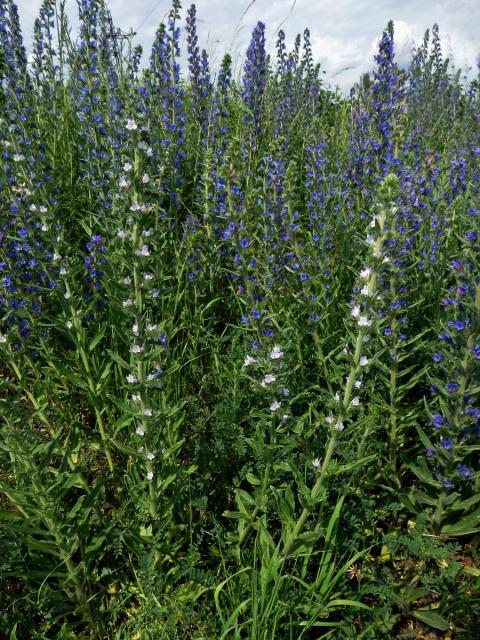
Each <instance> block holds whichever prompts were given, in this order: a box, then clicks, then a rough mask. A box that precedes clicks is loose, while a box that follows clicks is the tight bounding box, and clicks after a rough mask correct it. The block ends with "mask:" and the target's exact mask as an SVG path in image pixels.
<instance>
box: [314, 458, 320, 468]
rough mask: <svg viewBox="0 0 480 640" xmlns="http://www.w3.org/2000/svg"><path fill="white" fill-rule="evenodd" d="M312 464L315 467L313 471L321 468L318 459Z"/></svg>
mask: <svg viewBox="0 0 480 640" xmlns="http://www.w3.org/2000/svg"><path fill="white" fill-rule="evenodd" d="M312 464H313V466H314V467H315V469H320V467H321V466H322V461H321V459H320V458H314V459H313V460H312Z"/></svg>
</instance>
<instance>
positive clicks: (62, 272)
mask: <svg viewBox="0 0 480 640" xmlns="http://www.w3.org/2000/svg"><path fill="white" fill-rule="evenodd" d="M60 275H61V276H66V275H67V270H66V269H65V267H60Z"/></svg>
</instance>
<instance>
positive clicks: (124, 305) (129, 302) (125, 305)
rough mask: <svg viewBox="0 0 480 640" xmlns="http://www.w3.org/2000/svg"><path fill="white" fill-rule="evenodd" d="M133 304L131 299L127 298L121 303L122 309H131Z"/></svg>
mask: <svg viewBox="0 0 480 640" xmlns="http://www.w3.org/2000/svg"><path fill="white" fill-rule="evenodd" d="M132 304H133V300H132V299H131V298H127V299H126V300H124V301H123V302H122V307H131V306H132Z"/></svg>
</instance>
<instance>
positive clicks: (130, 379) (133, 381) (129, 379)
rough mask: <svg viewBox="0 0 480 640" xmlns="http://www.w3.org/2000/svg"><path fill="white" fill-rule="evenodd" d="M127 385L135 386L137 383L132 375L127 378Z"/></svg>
mask: <svg viewBox="0 0 480 640" xmlns="http://www.w3.org/2000/svg"><path fill="white" fill-rule="evenodd" d="M127 382H128V384H135V383H136V382H137V377H136V376H134V375H133V373H129V374H128V376H127Z"/></svg>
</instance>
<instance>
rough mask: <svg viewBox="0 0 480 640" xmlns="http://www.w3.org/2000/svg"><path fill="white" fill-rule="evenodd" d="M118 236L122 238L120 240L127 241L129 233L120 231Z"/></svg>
mask: <svg viewBox="0 0 480 640" xmlns="http://www.w3.org/2000/svg"><path fill="white" fill-rule="evenodd" d="M117 236H118V237H119V238H120V240H126V239H127V238H128V233H127V232H126V231H124V230H123V229H120V230H119V231H117Z"/></svg>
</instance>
